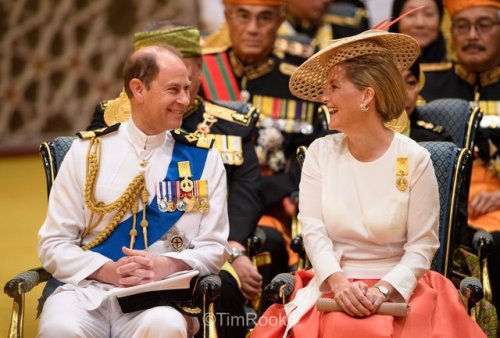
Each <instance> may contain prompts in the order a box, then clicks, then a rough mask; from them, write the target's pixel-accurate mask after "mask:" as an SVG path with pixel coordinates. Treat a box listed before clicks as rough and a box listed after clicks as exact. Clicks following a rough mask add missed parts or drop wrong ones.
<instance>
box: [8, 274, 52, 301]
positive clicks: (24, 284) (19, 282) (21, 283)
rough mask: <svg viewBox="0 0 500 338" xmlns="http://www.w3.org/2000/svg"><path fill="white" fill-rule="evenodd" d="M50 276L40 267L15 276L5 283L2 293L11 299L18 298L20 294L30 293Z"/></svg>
mask: <svg viewBox="0 0 500 338" xmlns="http://www.w3.org/2000/svg"><path fill="white" fill-rule="evenodd" d="M49 277H50V274H49V273H48V272H47V271H45V270H44V269H43V268H42V267H40V268H36V269H31V270H27V271H24V272H21V273H20V274H18V275H16V276H15V277H14V278H12V279H11V280H9V281H8V282H7V283H5V286H4V288H3V291H4V292H5V293H6V294H7V295H8V296H9V297H11V298H16V297H18V296H19V295H20V294H21V293H27V292H30V291H31V289H33V288H34V287H35V286H37V285H38V284H39V283H43V282H46V281H47V279H48V278H49Z"/></svg>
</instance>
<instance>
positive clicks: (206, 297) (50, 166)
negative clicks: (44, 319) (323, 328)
mask: <svg viewBox="0 0 500 338" xmlns="http://www.w3.org/2000/svg"><path fill="white" fill-rule="evenodd" d="M75 139H76V136H61V137H57V138H55V139H53V140H51V141H48V142H43V143H42V144H41V145H40V147H39V152H40V155H41V158H42V162H43V166H44V171H45V178H46V184H47V195H50V190H51V188H52V184H53V182H54V180H55V178H56V176H57V173H58V171H59V168H60V166H61V163H62V161H63V159H64V157H65V155H66V153H67V151H68V150H69V148H70V147H71V144H72V143H73V141H74V140H75ZM51 278H52V276H51V275H50V273H48V272H47V271H46V270H45V269H44V268H43V267H38V268H34V269H30V270H27V271H23V272H21V273H19V274H17V275H16V276H15V277H13V278H12V279H10V280H9V281H8V282H7V283H6V284H5V286H4V292H5V294H7V295H8V296H9V297H11V298H12V299H13V305H12V313H11V321H10V327H9V333H8V337H9V338H22V337H23V335H24V310H25V295H26V293H28V292H30V291H31V290H32V289H33V288H34V287H35V286H37V285H39V284H42V283H46V282H47V281H48V280H49V279H51ZM52 280H54V279H52ZM220 288H221V281H220V278H219V276H217V275H207V276H202V277H200V278H198V280H197V283H196V284H195V286H193V290H192V292H191V293H189V294H188V295H187V296H182V297H181V298H182V299H181V298H179V300H178V302H177V300H176V304H177V305H178V306H179V308H181V310H182V311H184V313H186V314H188V315H193V316H201V318H202V319H203V320H202V327H201V330H202V332H203V337H204V338H217V332H216V329H215V318H216V317H215V312H214V305H213V301H214V299H215V298H217V297H218V295H219V293H220ZM52 291H53V290H51V291H50V290H47V291H46V290H44V294H43V295H42V300H41V301H39V304H38V314H37V316H38V315H39V314H40V313H41V310H42V307H43V302H44V300H43V298H44V297H47V296H48V295H50V294H51V293H52Z"/></svg>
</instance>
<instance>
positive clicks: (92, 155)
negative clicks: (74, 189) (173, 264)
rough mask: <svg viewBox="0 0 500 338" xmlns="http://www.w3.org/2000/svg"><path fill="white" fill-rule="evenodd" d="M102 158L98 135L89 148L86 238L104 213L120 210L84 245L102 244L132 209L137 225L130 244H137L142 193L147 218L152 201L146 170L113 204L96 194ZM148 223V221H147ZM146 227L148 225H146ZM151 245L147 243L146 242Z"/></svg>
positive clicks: (131, 235) (83, 247)
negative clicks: (99, 198) (137, 221)
mask: <svg viewBox="0 0 500 338" xmlns="http://www.w3.org/2000/svg"><path fill="white" fill-rule="evenodd" d="M100 159H101V140H100V139H99V138H98V137H94V138H92V139H91V140H90V145H89V148H88V150H87V163H86V171H87V179H86V181H85V191H84V199H85V205H86V206H87V207H88V208H89V209H90V211H91V214H90V220H89V223H88V225H87V227H86V228H85V230H84V232H83V233H82V239H83V238H85V236H87V235H88V234H89V233H90V232H91V231H92V230H94V229H95V228H96V227H97V225H98V224H99V222H100V221H101V220H102V218H103V216H104V215H105V214H107V213H111V212H114V211H116V214H115V216H114V217H113V219H112V220H111V222H109V224H108V225H107V226H106V228H104V230H103V231H101V232H100V233H99V234H98V235H97V236H96V237H95V238H94V239H93V240H92V241H90V242H89V243H87V244H85V245H83V246H82V249H84V250H88V249H91V248H93V247H95V246H97V245H99V244H101V243H102V242H103V241H104V240H105V239H106V238H108V237H109V236H110V235H111V233H112V232H113V231H114V230H115V228H116V226H117V225H118V223H119V222H120V220H121V219H122V218H123V216H124V215H125V214H126V213H127V210H131V212H132V214H133V227H132V229H131V230H130V237H131V238H130V248H133V246H134V242H135V237H136V236H137V230H136V229H135V224H136V214H137V212H138V209H139V205H138V199H139V197H141V202H142V204H143V221H142V222H141V226H142V223H143V222H144V221H145V222H146V223H147V221H146V220H145V217H146V205H147V202H148V192H147V190H146V184H145V178H144V175H143V174H139V175H137V176H136V177H134V179H133V180H132V182H130V183H129V185H128V186H127V188H126V189H125V191H124V192H123V194H122V195H121V196H119V197H118V198H117V199H116V200H114V201H113V202H111V203H109V204H104V203H103V202H102V201H97V200H96V198H95V190H96V182H97V175H98V173H99V163H100ZM96 215H97V216H98V217H97V220H96V221H95V222H92V221H93V220H94V219H95V217H94V216H96ZM146 227H147V225H146ZM143 229H145V227H143ZM144 236H145V243H147V233H146V232H144ZM146 248H147V246H146Z"/></svg>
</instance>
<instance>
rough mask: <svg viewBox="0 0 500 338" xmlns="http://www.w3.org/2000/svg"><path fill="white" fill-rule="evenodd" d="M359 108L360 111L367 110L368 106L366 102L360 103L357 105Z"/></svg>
mask: <svg viewBox="0 0 500 338" xmlns="http://www.w3.org/2000/svg"><path fill="white" fill-rule="evenodd" d="M359 109H361V111H367V110H368V106H367V105H366V103H361V104H360V105H359Z"/></svg>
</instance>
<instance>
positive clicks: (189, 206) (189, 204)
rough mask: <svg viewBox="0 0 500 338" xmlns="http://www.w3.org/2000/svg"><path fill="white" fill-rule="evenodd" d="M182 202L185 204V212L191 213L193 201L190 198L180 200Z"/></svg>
mask: <svg viewBox="0 0 500 338" xmlns="http://www.w3.org/2000/svg"><path fill="white" fill-rule="evenodd" d="M182 201H183V202H184V203H185V204H186V207H185V208H184V211H185V212H191V211H193V208H194V203H193V199H192V198H190V197H185V198H183V199H182Z"/></svg>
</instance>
